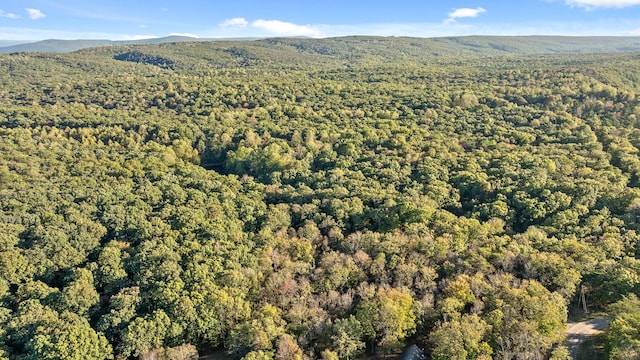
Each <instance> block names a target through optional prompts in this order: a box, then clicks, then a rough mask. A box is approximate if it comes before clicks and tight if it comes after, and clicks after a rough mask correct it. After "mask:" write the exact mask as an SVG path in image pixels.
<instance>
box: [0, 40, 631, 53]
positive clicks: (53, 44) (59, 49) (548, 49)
mask: <svg viewBox="0 0 640 360" xmlns="http://www.w3.org/2000/svg"><path fill="white" fill-rule="evenodd" d="M221 40H233V41H243V40H257V39H256V38H245V39H205V38H193V37H186V36H167V37H162V38H152V39H143V40H124V41H112V40H43V41H38V42H35V43H29V44H19V45H12V46H4V47H0V53H18V52H56V53H67V52H73V51H77V50H81V49H86V48H93V47H106V46H116V45H142V44H161V43H180V42H206V41H221ZM350 40H355V41H362V42H365V43H367V46H369V45H373V46H374V47H375V46H376V45H382V44H381V43H383V44H384V45H383V46H387V45H393V46H394V47H400V48H402V47H405V48H406V50H409V51H410V52H411V51H412V50H418V49H421V50H425V49H433V50H435V51H443V50H444V51H445V52H448V51H449V50H450V51H452V52H453V53H455V52H456V51H464V52H465V53H476V54H478V55H483V54H484V55H495V54H522V55H524V54H530V55H531V54H547V53H596V52H605V53H606V52H623V51H640V37H637V36H636V37H622V36H620V37H616V36H591V37H573V36H460V37H440V38H408V37H373V36H348V37H338V38H326V39H301V38H284V39H266V40H264V41H267V42H272V41H276V42H278V43H280V44H283V45H293V46H295V45H296V43H300V44H301V45H304V47H306V46H307V45H309V44H314V45H317V47H320V48H322V47H323V46H329V47H334V46H338V48H337V49H336V48H332V49H331V50H332V51H336V50H337V51H338V52H342V51H340V50H345V49H340V48H339V46H340V44H341V43H343V42H345V41H350ZM0 45H1V44H0ZM312 47H314V46H312Z"/></svg>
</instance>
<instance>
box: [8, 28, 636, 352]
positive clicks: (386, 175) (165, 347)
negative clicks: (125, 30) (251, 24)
mask: <svg viewBox="0 0 640 360" xmlns="http://www.w3.org/2000/svg"><path fill="white" fill-rule="evenodd" d="M523 39H524V38H519V37H516V38H495V41H500V43H501V44H503V45H505V44H510V45H509V46H510V47H517V48H518V49H520V50H518V51H515V50H508V51H506V50H505V49H504V48H500V47H497V46H494V45H495V44H497V43H496V42H495V41H494V40H492V39H490V38H486V37H469V38H451V39H411V38H375V37H345V38H336V39H289V38H286V39H264V40H258V41H249V42H243V41H235V42H234V41H232V42H229V41H227V42H223V41H221V42H185V43H171V44H169V43H167V44H154V45H123V46H112V47H100V48H91V49H84V50H80V51H77V52H74V53H70V54H50V53H35V54H25V53H20V54H11V55H0V84H1V86H0V358H6V359H72V358H81V359H112V358H116V359H127V358H136V357H139V356H141V355H143V354H147V355H148V356H152V355H153V356H163V355H162V354H164V355H166V357H174V358H180V357H179V356H181V355H180V354H187V355H188V354H192V351H191V350H190V349H193V347H196V348H197V349H199V350H200V351H201V352H204V351H211V350H214V351H217V352H218V353H224V354H227V356H228V357H229V358H245V359H305V358H322V359H338V358H339V359H353V358H359V357H363V356H368V355H372V353H376V354H388V353H392V352H397V351H398V350H400V349H402V348H403V347H404V346H405V345H406V344H409V343H417V344H419V346H420V347H422V348H424V349H426V352H427V353H428V354H429V355H430V356H431V357H432V358H434V359H488V358H496V359H515V358H530V359H543V358H552V359H566V358H567V356H568V352H567V349H566V347H565V346H564V344H563V341H564V329H565V324H566V321H567V314H568V311H569V309H574V308H576V304H577V301H578V298H579V295H580V289H584V291H585V297H586V299H587V301H588V305H589V307H590V308H595V309H599V310H602V311H607V310H608V309H611V315H612V317H613V322H612V331H611V332H610V333H609V337H608V339H609V340H608V345H607V349H608V350H607V351H608V354H609V355H610V356H611V358H616V359H617V358H625V357H627V358H628V357H632V356H634V354H636V353H637V352H638V351H640V349H639V347H638V345H637V344H638V341H637V340H638V339H637V333H636V332H635V330H634V327H633V326H635V325H634V324H636V323H637V321H636V320H637V318H638V316H640V309H639V307H638V304H637V303H638V301H637V296H638V295H640V250H639V249H640V248H639V244H638V240H639V239H640V238H639V235H638V231H639V230H640V223H639V221H638V220H639V217H638V216H639V214H640V213H639V211H640V189H639V188H638V187H639V186H640V159H639V158H638V149H639V148H640V121H639V119H638V118H639V117H640V97H639V96H638V95H639V94H640V87H639V86H638V84H640V62H639V61H638V60H639V59H640V53H639V52H628V51H625V52H618V51H617V50H615V49H619V48H626V45H624V44H623V43H624V41H632V40H631V38H628V39H622V40H620V42H619V43H617V42H616V41H614V40H613V39H608V42H609V44H610V46H611V47H609V48H608V49H610V50H611V52H602V51H604V50H605V49H603V48H601V47H600V45H597V44H595V43H588V42H585V43H583V44H582V45H580V46H583V49H584V47H586V46H591V49H592V50H593V51H597V53H580V54H572V53H554V54H551V53H550V52H551V51H552V50H553V49H556V46H559V45H558V44H559V42H560V39H558V38H544V37H535V38H531V42H530V43H527V42H525V41H524V40H523ZM574 40H575V39H574ZM574 44H575V42H574ZM576 46H578V45H576ZM543 47H544V48H545V49H546V50H544V53H545V54H542V53H541V52H538V50H534V49H542V48H543ZM562 48H563V49H565V51H568V50H569V48H567V47H566V46H563V47H562ZM614 48H615V49H614ZM525 49H529V50H525ZM575 49H576V48H573V50H571V51H576V50H575ZM518 52H521V53H522V54H519V53H518ZM158 354H160V355H158ZM183 358H186V355H185V357H183Z"/></svg>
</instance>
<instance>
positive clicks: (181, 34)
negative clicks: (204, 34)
mask: <svg viewBox="0 0 640 360" xmlns="http://www.w3.org/2000/svg"><path fill="white" fill-rule="evenodd" d="M167 36H186V37H192V38H196V39H197V38H198V37H199V36H198V35H194V34H189V33H171V34H169V35H167Z"/></svg>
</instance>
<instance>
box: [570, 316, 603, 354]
mask: <svg viewBox="0 0 640 360" xmlns="http://www.w3.org/2000/svg"><path fill="white" fill-rule="evenodd" d="M608 327H609V319H607V318H595V319H589V320H585V321H581V322H577V323H574V322H570V323H568V324H567V345H568V346H569V351H570V352H571V358H573V359H575V358H576V356H577V355H578V348H579V347H580V344H581V343H582V342H583V341H584V339H586V338H587V337H589V336H590V335H594V334H597V333H599V332H600V331H602V330H605V329H606V328H608Z"/></svg>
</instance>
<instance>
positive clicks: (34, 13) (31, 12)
mask: <svg viewBox="0 0 640 360" xmlns="http://www.w3.org/2000/svg"><path fill="white" fill-rule="evenodd" d="M24 11H26V12H27V16H29V19H31V20H38V19H42V18H45V17H47V15H45V14H43V13H42V11H40V10H38V9H33V8H26V9H24Z"/></svg>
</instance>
